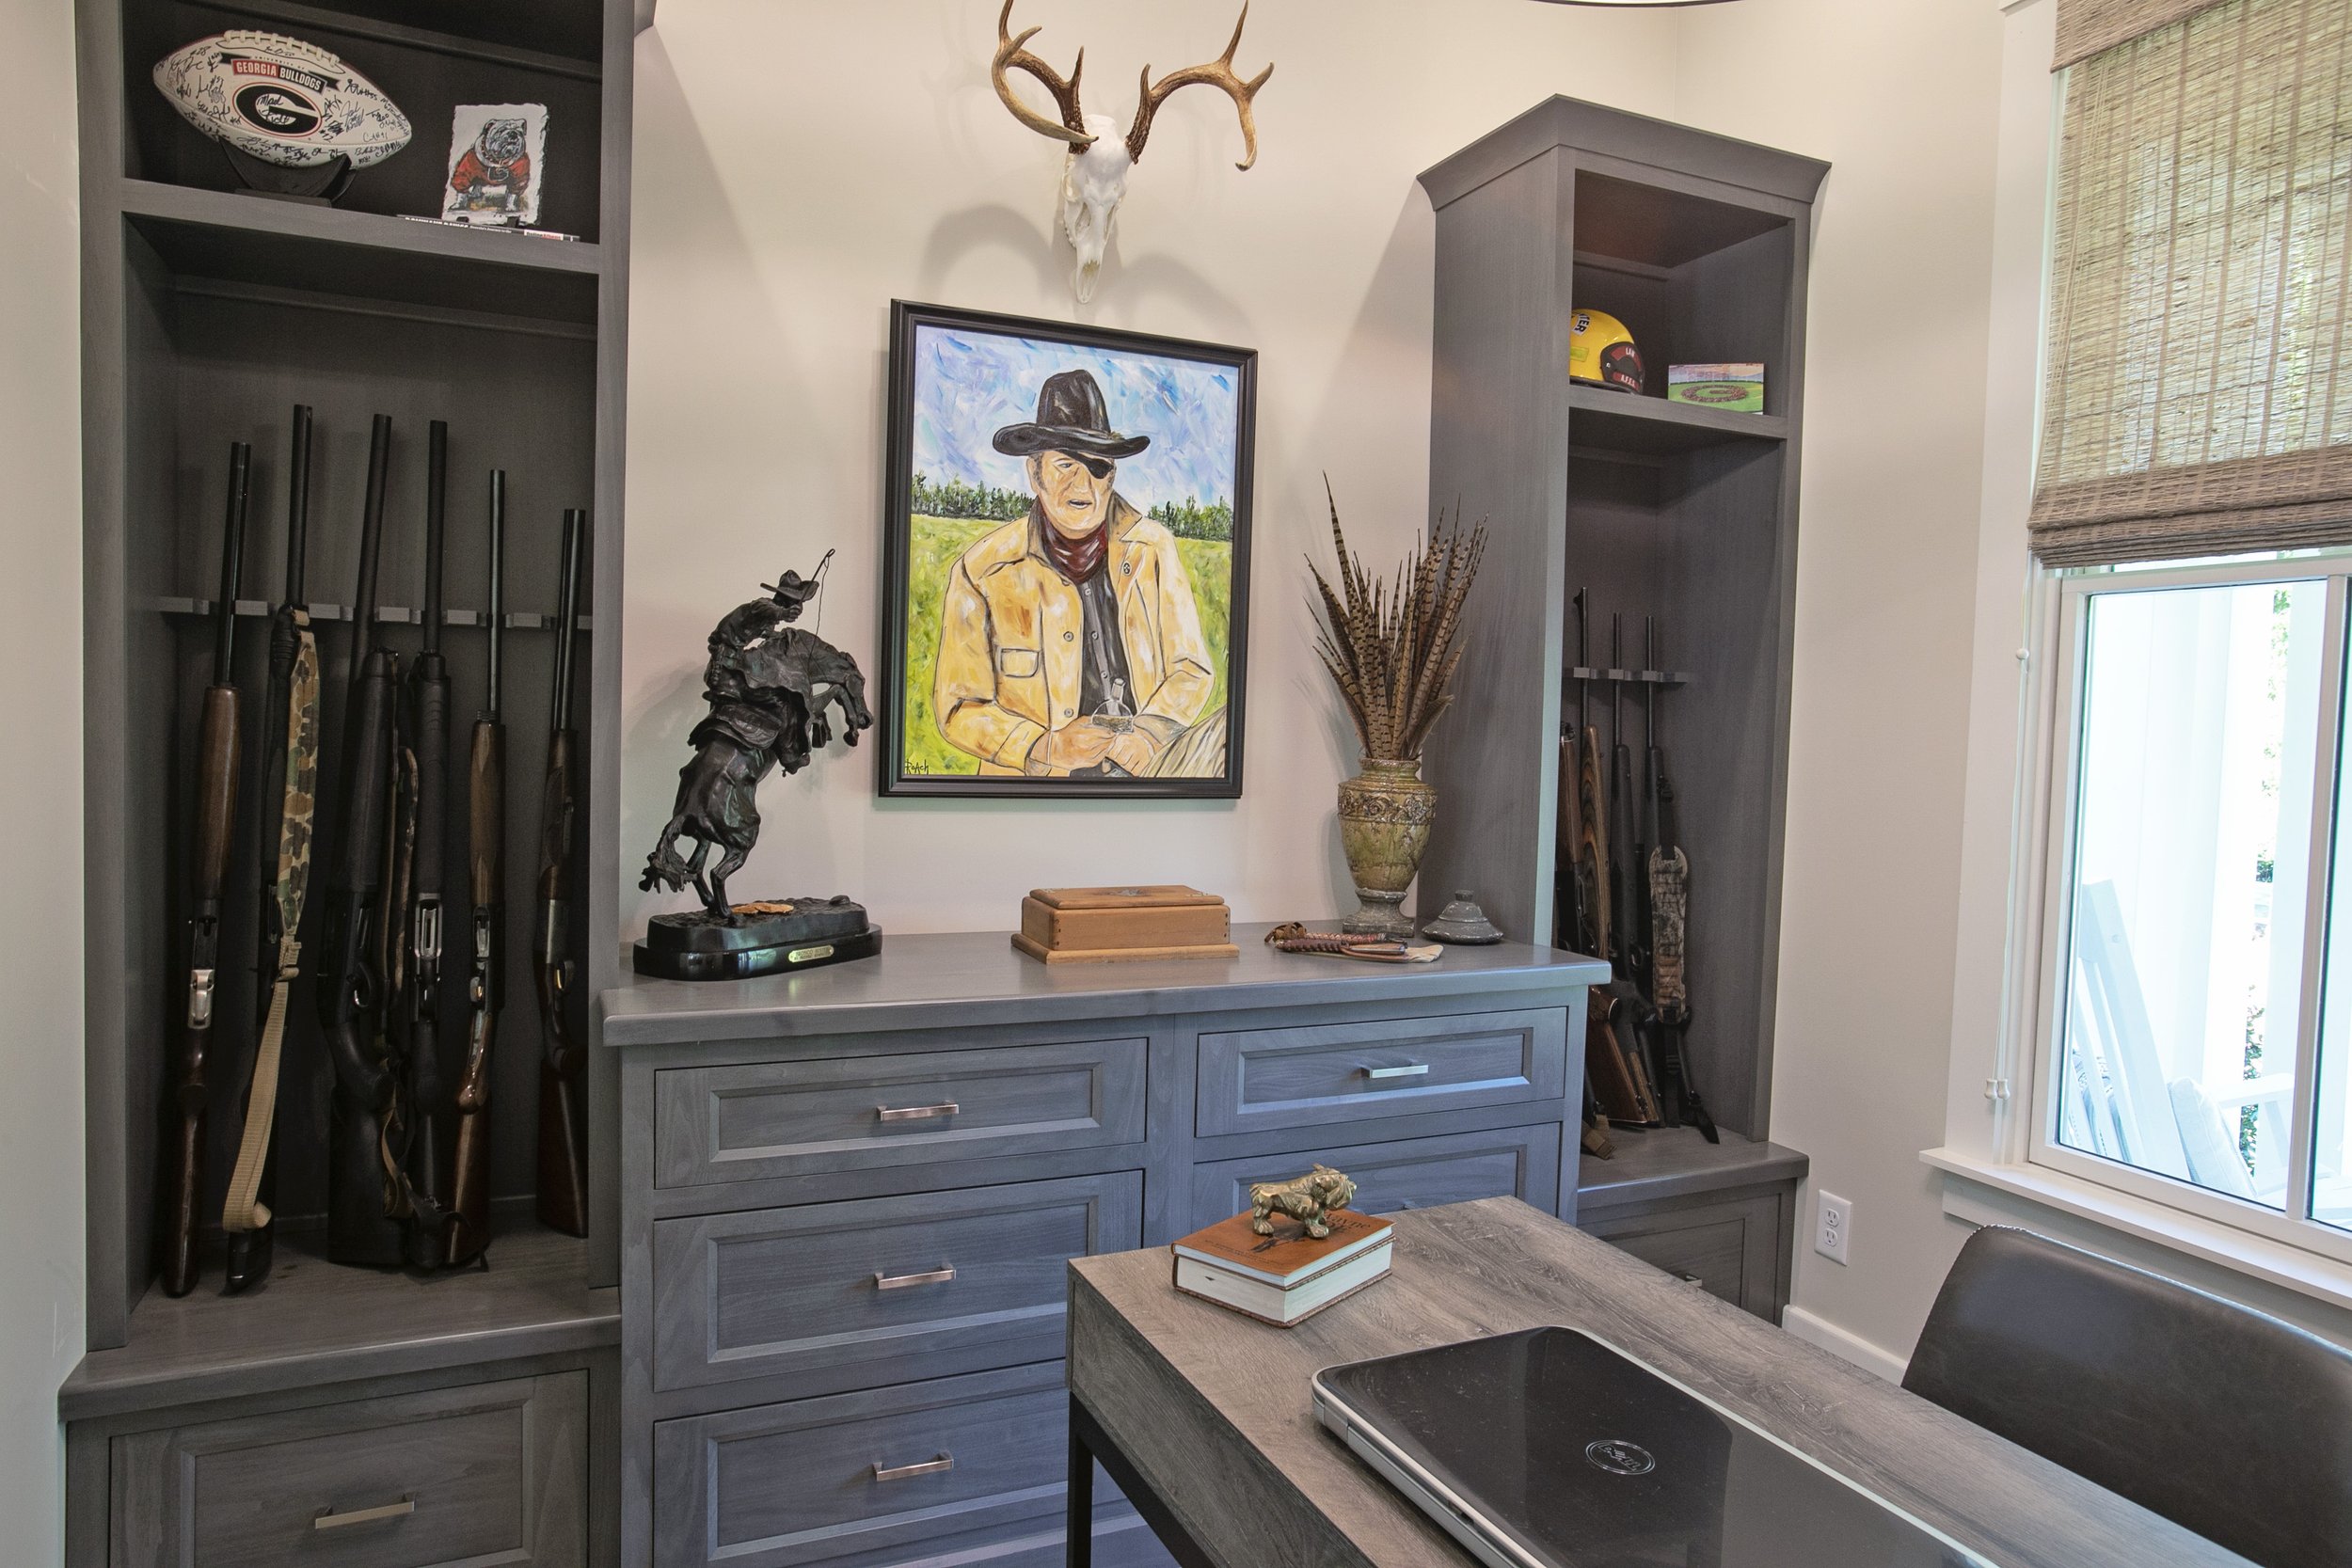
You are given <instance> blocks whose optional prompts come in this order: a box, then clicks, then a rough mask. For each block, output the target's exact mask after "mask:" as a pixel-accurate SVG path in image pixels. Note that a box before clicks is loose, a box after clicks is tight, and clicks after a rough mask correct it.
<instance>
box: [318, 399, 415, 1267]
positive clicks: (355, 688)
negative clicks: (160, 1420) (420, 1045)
mask: <svg viewBox="0 0 2352 1568" xmlns="http://www.w3.org/2000/svg"><path fill="white" fill-rule="evenodd" d="M391 445H392V421H391V419H390V417H389V415H384V414H378V415H377V416H376V417H375V426H374V431H373V436H372V437H371V439H370V441H369V446H368V489H367V501H366V509H365V511H364V513H363V514H362V521H361V524H360V531H359V586H358V593H356V594H354V595H353V598H352V609H351V615H352V630H351V684H350V692H349V695H348V696H347V697H346V699H345V702H344V708H343V768H342V796H341V801H340V806H341V809H340V811H339V812H338V813H337V816H338V817H339V818H340V826H341V832H342V837H341V839H340V840H339V841H338V842H337V845H336V852H335V854H334V856H333V858H332V859H331V860H330V861H329V862H328V863H327V883H326V913H325V915H324V916H323V918H324V919H325V921H326V928H325V932H324V940H323V941H322V942H321V943H320V962H319V976H318V1007H319V1027H320V1030H321V1032H322V1033H323V1034H324V1035H325V1037H326V1055H327V1060H328V1062H329V1063H330V1064H331V1066H332V1067H333V1069H334V1074H335V1090H334V1101H333V1115H332V1117H331V1118H330V1120H329V1122H328V1126H327V1166H326V1255H327V1257H328V1258H329V1259H332V1260H333V1261H335V1262H338V1263H356V1264H364V1265H371V1266H373V1267H377V1268H395V1267H398V1266H399V1265H400V1263H401V1262H402V1261H403V1260H404V1259H405V1252H404V1250H403V1248H402V1245H401V1229H402V1227H401V1224H400V1221H399V1220H398V1219H396V1218H395V1217H394V1216H393V1215H392V1213H391V1212H390V1210H391V1203H390V1201H389V1197H390V1195H389V1193H388V1192H387V1182H386V1177H387V1172H386V1169H385V1162H384V1149H383V1142H384V1117H385V1115H386V1113H387V1112H389V1110H390V1109H391V1101H392V1094H393V1090H394V1087H395V1080H394V1078H393V1075H392V1073H391V1070H390V1069H389V1064H387V1063H386V1061H385V1060H384V1056H383V1052H382V1049H381V1043H380V1040H379V1038H378V1037H377V1034H376V1028H375V1015H376V1014H377V1013H378V1011H379V1010H380V1009H381V1006H382V1004H383V1001H384V995H385V975H384V973H383V970H382V968H381V967H380V966H381V963H382V958H381V949H380V946H379V943H378V942H377V940H376V932H375V930H374V929H373V927H374V923H375V921H376V920H377V919H380V918H381V914H380V911H378V909H377V907H376V904H377V899H378V897H379V895H382V894H383V893H384V892H385V882H386V877H385V863H384V862H385V849H386V844H387V841H388V839H389V837H390V836H391V835H389V834H388V833H387V832H386V831H385V828H386V817H387V815H388V808H389V807H390V806H391V805H392V803H393V801H392V799H391V796H390V793H389V785H390V784H391V781H392V768H393V752H392V743H393V736H392V721H393V715H392V707H393V700H392V656H391V654H390V652H389V650H388V649H386V648H384V647H383V646H382V645H381V644H379V643H378V642H377V641H376V637H375V577H376V562H377V558H378V556H379V555H380V554H381V553H382V546H383V542H384V487H385V483H386V480H387V477H388V474H389V468H390V463H391Z"/></svg>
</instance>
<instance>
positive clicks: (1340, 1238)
mask: <svg viewBox="0 0 2352 1568" xmlns="http://www.w3.org/2000/svg"><path fill="white" fill-rule="evenodd" d="M1324 1218H1325V1220H1326V1221H1327V1223H1328V1224H1329V1225H1330V1227H1331V1234H1330V1235H1328V1236H1327V1237H1325V1238H1324V1239H1323V1240H1321V1241H1319V1242H1318V1241H1314V1240H1311V1239H1310V1238H1309V1237H1308V1236H1307V1235H1306V1233H1305V1230H1304V1227H1301V1226H1300V1225H1299V1223H1298V1222H1297V1221H1296V1220H1287V1219H1277V1220H1276V1221H1275V1222H1274V1234H1273V1235H1271V1236H1261V1235H1259V1234H1258V1233H1257V1232H1256V1231H1255V1230H1252V1229H1251V1228H1250V1227H1249V1216H1248V1214H1235V1215H1234V1216H1233V1217H1232V1219H1230V1220H1219V1221H1217V1222H1216V1224H1215V1225H1212V1226H1209V1227H1206V1228H1204V1229H1200V1230H1196V1231H1194V1232H1193V1233H1192V1234H1191V1235H1189V1236H1184V1237H1181V1238H1179V1239H1178V1240H1177V1241H1176V1242H1174V1243H1171V1244H1170V1246H1169V1248H1168V1250H1169V1251H1170V1252H1172V1253H1174V1254H1175V1255H1176V1256H1177V1257H1179V1258H1182V1257H1184V1256H1186V1255H1187V1254H1191V1255H1194V1256H1198V1257H1200V1258H1203V1259H1207V1260H1209V1261H1211V1262H1214V1263H1216V1264H1219V1265H1221V1266H1223V1267H1225V1268H1229V1269H1232V1270H1233V1271H1234V1272H1235V1273H1237V1274H1243V1275H1249V1276H1251V1277H1254V1278H1258V1279H1263V1280H1264V1281H1266V1282H1267V1283H1268V1284H1271V1285H1275V1286H1279V1287H1288V1286H1290V1285H1291V1284H1293V1283H1295V1282H1296V1281H1298V1280H1301V1279H1304V1278H1306V1277H1307V1276H1308V1275H1313V1274H1319V1273H1321V1272H1322V1271H1323V1270H1324V1269H1325V1268H1326V1267H1327V1266H1329V1265H1331V1264H1334V1263H1338V1262H1341V1261H1343V1260H1344V1259H1346V1258H1348V1257H1352V1256H1353V1255H1355V1254H1357V1253H1359V1252H1363V1251H1366V1250H1368V1249H1369V1248H1371V1247H1374V1246H1376V1245H1378V1244H1379V1243H1382V1242H1384V1241H1386V1240H1388V1238H1389V1233H1390V1232H1391V1230H1393V1229H1394V1228H1395V1227H1393V1226H1392V1225H1391V1224H1390V1223H1389V1222H1388V1221H1387V1220H1384V1219H1381V1218H1379V1217H1377V1216H1376V1215H1373V1214H1363V1213H1359V1212H1356V1211H1355V1210H1353V1209H1334V1210H1332V1211H1331V1212H1329V1213H1327V1214H1326V1215H1325V1216H1324Z"/></svg>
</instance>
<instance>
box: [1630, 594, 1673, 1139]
mask: <svg viewBox="0 0 2352 1568" xmlns="http://www.w3.org/2000/svg"><path fill="white" fill-rule="evenodd" d="M1642 662H1643V663H1644V664H1645V665H1647V666H1648V667H1649V669H1648V678H1647V679H1645V681H1644V683H1643V687H1642V712H1643V721H1642V742H1643V775H1642V777H1643V784H1642V793H1641V795H1640V797H1639V800H1640V809H1641V814H1642V827H1641V832H1640V834H1639V839H1638V842H1637V843H1636V844H1635V845H1634V848H1633V855H1634V867H1633V880H1634V882H1635V884H1636V888H1635V891H1636V893H1637V894H1638V895H1639V896H1640V897H1641V900H1642V945H1641V949H1640V951H1639V953H1638V954H1637V958H1638V960H1639V962H1640V965H1641V970H1640V978H1641V983H1642V985H1643V987H1644V990H1645V1000H1646V1001H1647V1002H1648V1004H1649V1006H1647V1007H1646V1008H1645V1010H1644V1013H1643V1021H1642V1022H1643V1034H1642V1037H1643V1047H1642V1050H1643V1055H1644V1057H1645V1060H1646V1061H1647V1063H1648V1066H1649V1073H1650V1086H1651V1088H1652V1090H1653V1091H1654V1093H1655V1095H1656V1098H1657V1101H1658V1119H1659V1122H1660V1123H1661V1125H1662V1126H1666V1127H1679V1126H1681V1125H1682V1093H1681V1090H1680V1089H1679V1087H1677V1085H1676V1083H1675V1075H1674V1074H1673V1072H1671V1071H1670V1070H1668V1068H1669V1064H1668V1061H1667V1057H1668V1056H1669V1054H1670V1053H1671V1050H1672V1047H1671V1044H1670V1042H1669V1041H1668V1039H1667V1036H1666V1027H1665V1020H1664V1017H1663V1010H1664V1008H1665V1005H1666V1004H1665V1002H1664V1000H1663V999H1662V997H1661V993H1660V984H1659V979H1660V970H1659V960H1658V942H1659V921H1660V918H1661V910H1660V908H1659V887H1658V875H1659V870H1660V867H1661V859H1660V848H1661V846H1662V845H1663V843H1664V840H1663V839H1662V838H1661V837H1660V834H1661V832H1663V831H1664V828H1665V822H1666V811H1665V808H1664V805H1663V802H1662V801H1661V800H1660V798H1659V779H1660V775H1661V771H1662V768H1663V765H1664V756H1665V753H1664V752H1662V751H1661V750H1660V748H1659V745H1658V678H1657V677H1658V674H1659V657H1658V620H1657V617H1655V616H1645V617H1644V618H1643V623H1642ZM1664 912H1665V914H1666V915H1667V916H1668V917H1671V916H1672V914H1673V911H1664ZM1677 941H1679V933H1677Z"/></svg>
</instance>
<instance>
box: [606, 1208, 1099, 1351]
mask: <svg viewBox="0 0 2352 1568" xmlns="http://www.w3.org/2000/svg"><path fill="white" fill-rule="evenodd" d="M1142 1244H1143V1176H1142V1174H1141V1173H1140V1172H1138V1171H1121V1172H1118V1173H1115V1174H1112V1175H1107V1176H1076V1177H1069V1178H1066V1179H1063V1180H1055V1181H1024V1182H1018V1183H1013V1184H1010V1185H1007V1186H1000V1187H978V1188H973V1189H969V1190H966V1191H963V1192H950V1193H911V1194H907V1195H904V1196H896V1197H880V1198H864V1199H858V1200H853V1201H850V1202H843V1203H812V1204H806V1205H803V1206H800V1207H796V1208H790V1209H763V1210H755V1211H752V1212H744V1213H734V1214H706V1215H698V1216H696V1217H693V1218H691V1219H670V1220H661V1221H659V1222H657V1223H656V1224H655V1226H654V1318H653V1324H654V1330H653V1332H654V1386H656V1387H658V1388H665V1389H666V1388H689V1387H694V1386H700V1385H704V1384H711V1383H724V1382H732V1381H735V1380H738V1379H741V1378H747V1377H760V1376H768V1375H771V1374H775V1373H780V1372H789V1371H795V1370H803V1369H806V1368H814V1367H831V1366H839V1365H843V1364H848V1363H854V1362H861V1361H888V1360H895V1359H896V1358H898V1357H899V1356H904V1355H913V1354H918V1353H921V1352H926V1351H937V1350H946V1349H950V1348H960V1347H963V1346H967V1345H976V1344H988V1343H993V1342H997V1341H1015V1340H1019V1339H1022V1338H1040V1337H1043V1338H1046V1339H1049V1340H1050V1341H1051V1344H1050V1346H1049V1347H1048V1348H1046V1349H1045V1350H1044V1351H1043V1353H1042V1354H1046V1355H1058V1354H1060V1342H1061V1332H1062V1330H1061V1321H1062V1314H1063V1311H1064V1309H1065V1307H1064V1300H1065V1297H1066V1295H1067V1293H1068V1289H1069V1287H1068V1282H1067V1278H1066V1272H1067V1270H1066V1265H1067V1264H1068V1262H1069V1260H1070V1259H1073V1258H1078V1257H1084V1256H1086V1255H1087V1254H1089V1253H1095V1252H1123V1251H1127V1250H1129V1249H1131V1248H1134V1247H1137V1246H1140V1245H1142ZM901 1375H903V1374H901Z"/></svg>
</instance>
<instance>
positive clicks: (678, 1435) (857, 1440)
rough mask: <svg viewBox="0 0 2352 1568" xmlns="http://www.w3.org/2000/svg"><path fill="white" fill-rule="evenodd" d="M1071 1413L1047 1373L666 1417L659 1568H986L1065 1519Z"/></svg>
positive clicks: (657, 1515)
mask: <svg viewBox="0 0 2352 1568" xmlns="http://www.w3.org/2000/svg"><path fill="white" fill-rule="evenodd" d="M1068 1410H1069V1396H1068V1394H1067V1392H1066V1391H1065V1390H1064V1387H1063V1385H1062V1364H1061V1363H1060V1362H1059V1361H1050V1362H1042V1363H1040V1364H1038V1365H1035V1366H1029V1367H1018V1368H1014V1369H1012V1370H1009V1371H1000V1372H982V1373H978V1374H976V1375H974V1376H971V1377H953V1378H940V1379H937V1380H935V1381H933V1382H930V1383H913V1384H902V1385H900V1386H897V1387H895V1388H885V1389H880V1390H877V1391H874V1392H870V1393H862V1394H843V1395H835V1396H832V1397H829V1398H825V1399H814V1400H798V1401H794V1402H790V1403H787V1404H774V1405H766V1406H762V1407H758V1408H755V1409H750V1410H731V1411H727V1412H724V1413H723V1414H720V1415H713V1416H695V1417H690V1418H684V1419H680V1420H673V1421H663V1422H661V1423H660V1424H659V1425H657V1426H656V1427H655V1428H654V1500H653V1524H654V1530H653V1539H654V1565H655V1568H706V1565H715V1564H719V1563H722V1562H723V1563H725V1564H727V1565H728V1568H800V1565H803V1564H810V1563H827V1564H836V1563H837V1564H848V1563H857V1564H860V1565H861V1568H864V1565H866V1564H896V1563H900V1562H912V1561H918V1560H919V1561H922V1562H942V1561H948V1560H953V1561H958V1562H961V1561H967V1560H979V1561H990V1560H993V1556H994V1555H995V1554H996V1553H997V1552H999V1551H1003V1550H1009V1549H1011V1543H1012V1542H1013V1541H1015V1540H1017V1539H1019V1538H1020V1537H1023V1536H1031V1537H1033V1536H1034V1535H1035V1534H1036V1533H1037V1532H1038V1531H1039V1530H1040V1529H1041V1528H1048V1527H1045V1526H1043V1525H1041V1524H1040V1523H1039V1521H1040V1520H1041V1517H1057V1516H1058V1511H1059V1509H1060V1508H1061V1506H1062V1497H1063V1493H1064V1488H1065V1485H1066V1477H1067V1461H1068V1450H1067V1448H1066V1445H1065V1441H1064V1437H1065V1433H1066V1430H1067V1429H1066V1424H1065V1423H1066V1421H1067V1413H1068ZM893 1472H899V1473H898V1474H895V1475H894V1474H893ZM1113 1496H1114V1497H1115V1496H1116V1494H1113ZM1030 1544H1034V1543H1030ZM967 1552H968V1553H971V1554H972V1556H971V1557H967V1556H966V1555H964V1554H965V1553H967Z"/></svg>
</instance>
